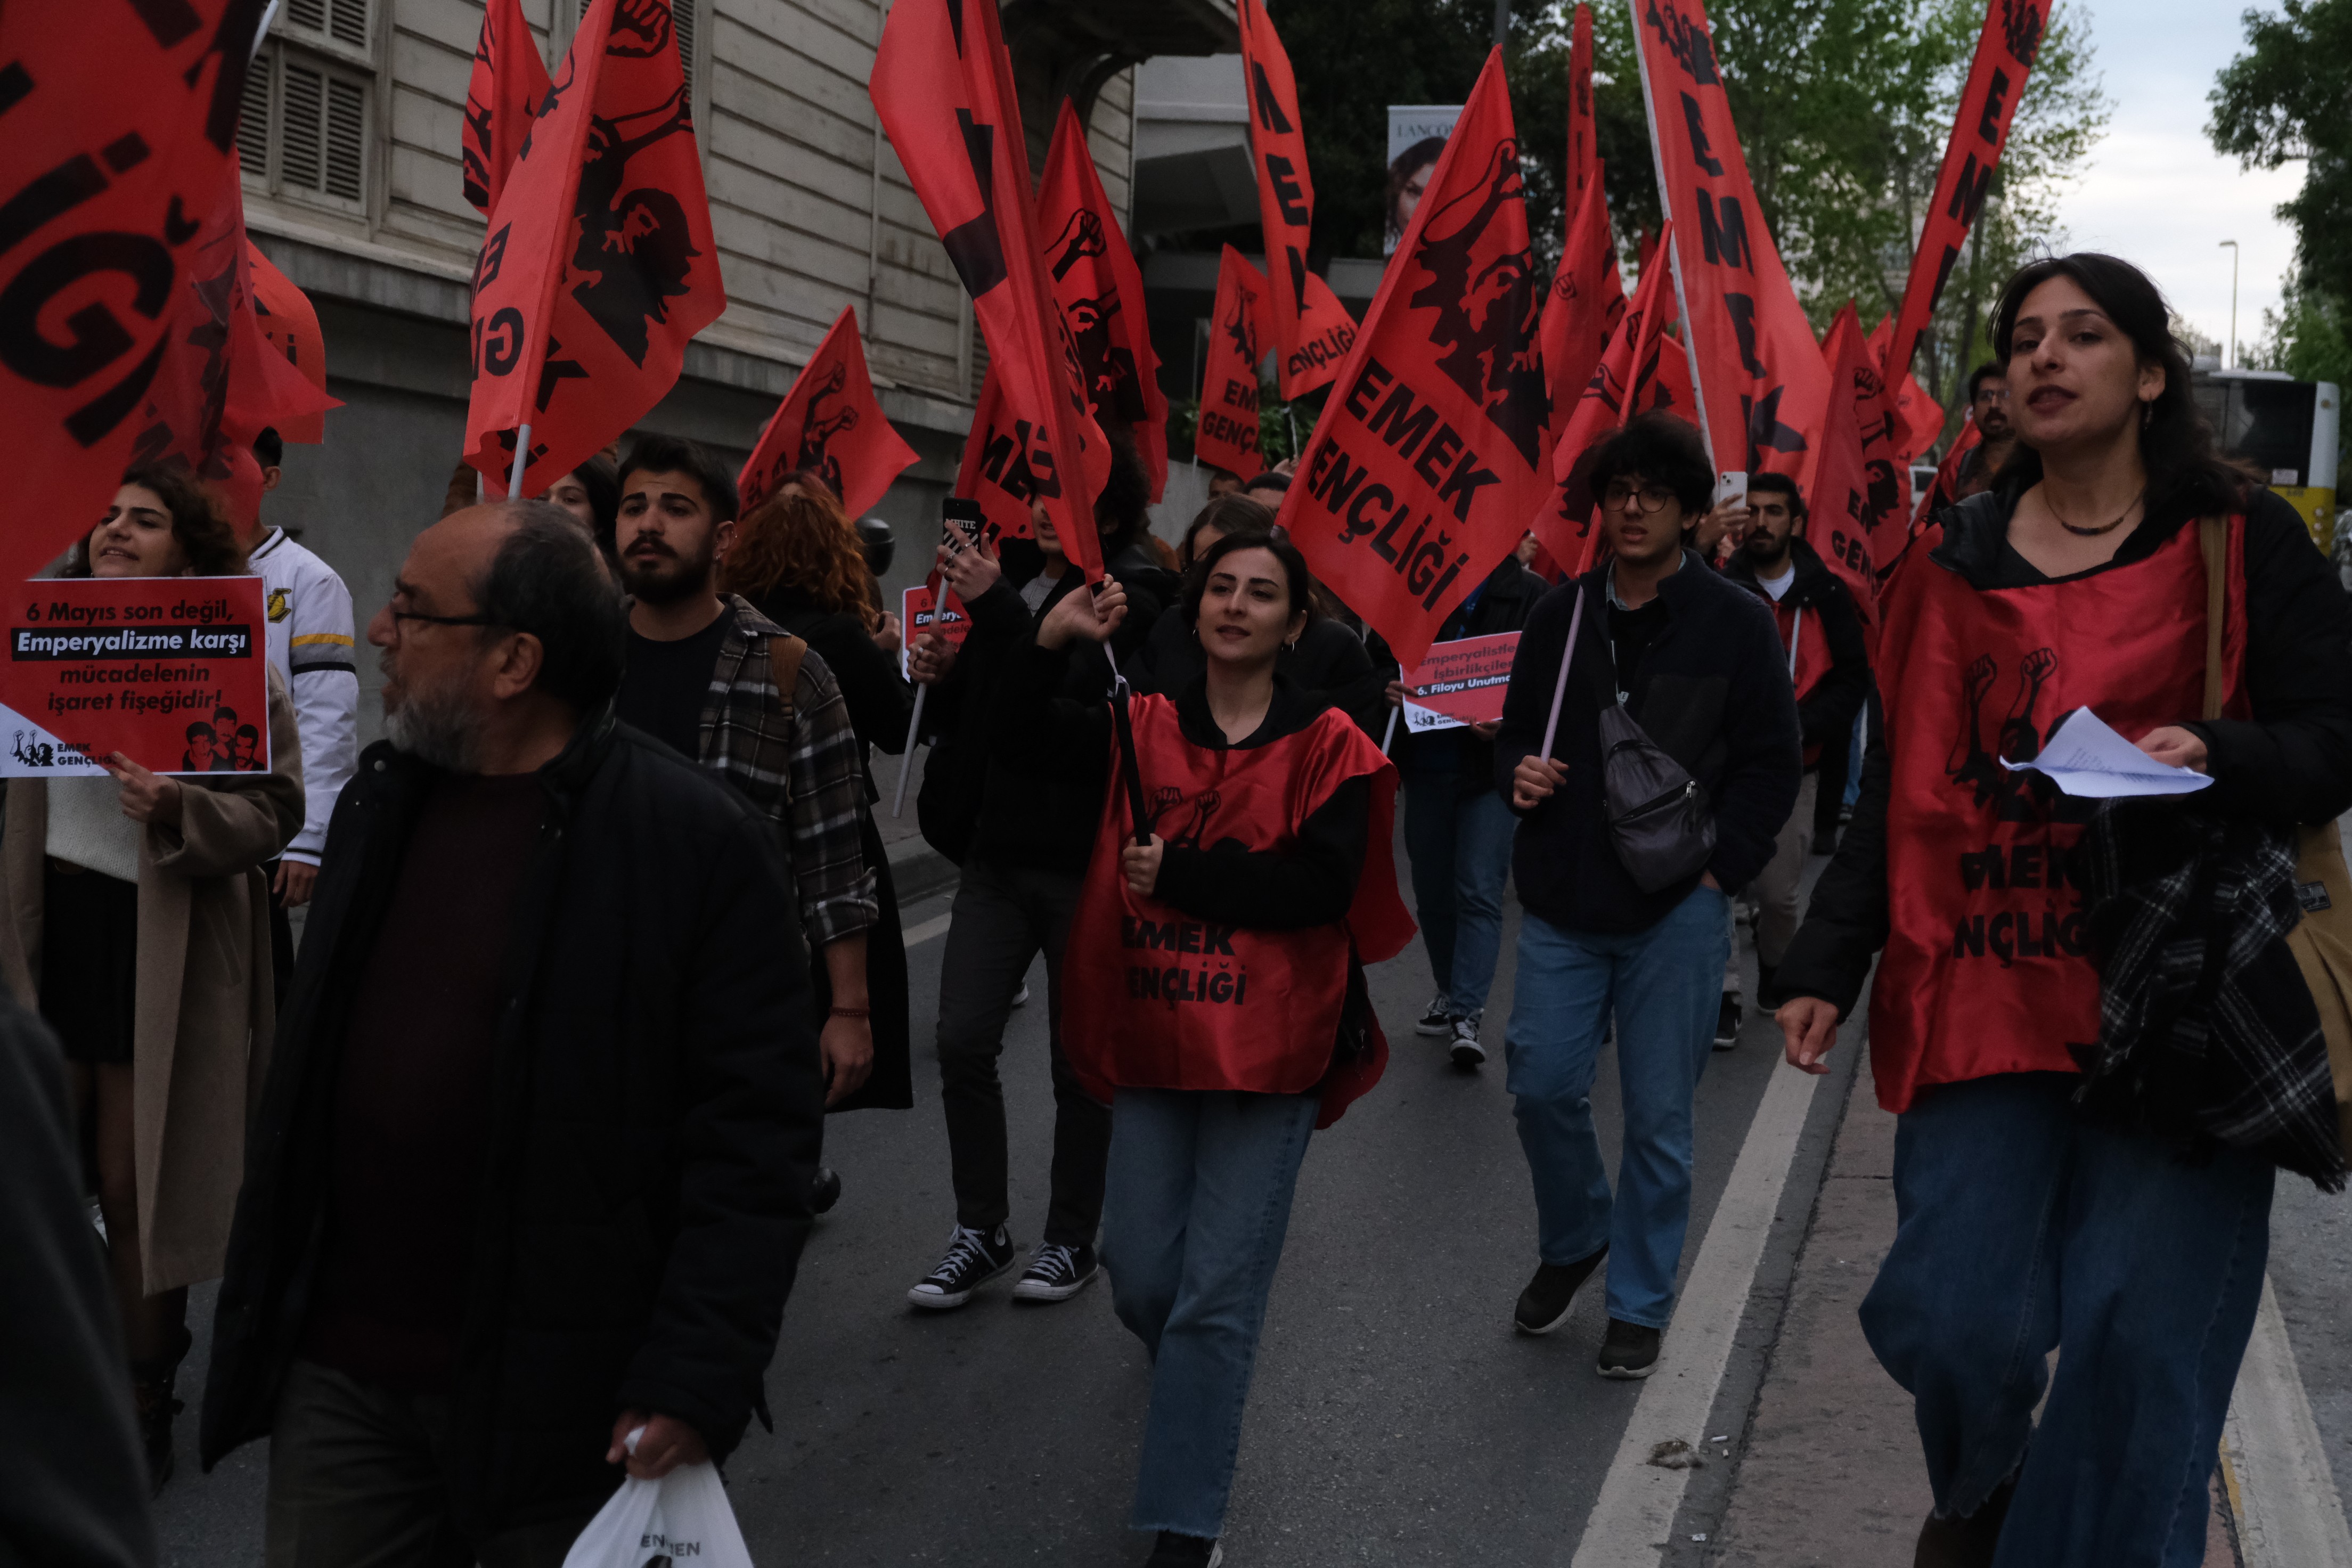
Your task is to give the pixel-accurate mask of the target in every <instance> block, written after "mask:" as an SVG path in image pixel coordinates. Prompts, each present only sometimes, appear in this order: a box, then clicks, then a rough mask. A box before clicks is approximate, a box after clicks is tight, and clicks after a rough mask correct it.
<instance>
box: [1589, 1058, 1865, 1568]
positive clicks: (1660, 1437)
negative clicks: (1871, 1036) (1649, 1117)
mask: <svg viewBox="0 0 2352 1568" xmlns="http://www.w3.org/2000/svg"><path fill="white" fill-rule="evenodd" d="M1776 1047H1777V1042H1776ZM1850 1048H1854V1049H1858V1048H1860V1047H1850ZM1820 1082H1821V1079H1818V1078H1815V1077H1813V1076H1812V1075H1811V1074H1810V1073H1801V1072H1798V1071H1797V1070H1795V1069H1794V1068H1774V1069H1773V1072H1772V1081H1771V1082H1770V1083H1769V1084H1767V1085H1766V1086H1765V1088H1764V1099H1763V1101H1762V1102H1761V1103H1760V1104H1759V1105H1758V1106H1757V1108H1756V1119H1755V1120H1754V1121H1751V1122H1749V1123H1748V1138H1747V1141H1746V1142H1743V1143H1741V1144H1740V1146H1739V1158H1738V1161H1737V1162H1736V1163H1734V1164H1733V1165H1732V1167H1731V1179H1730V1181H1728V1182H1727V1183H1725V1184H1724V1188H1723V1197H1722V1199H1721V1201H1720V1202H1718V1203H1717V1205H1716V1207H1715V1217H1714V1218H1713V1219H1711V1220H1709V1221H1708V1222H1707V1226H1706V1240H1705V1241H1703V1242H1701V1243H1700V1244H1699V1249H1698V1258H1697V1260H1696V1261H1695V1262H1694V1263H1693V1264H1692V1265H1691V1271H1690V1280H1689V1282H1688V1283H1687V1284H1686V1285H1685V1286H1684V1288H1683V1294H1682V1302H1681V1305H1680V1306H1678V1307H1677V1308H1676V1309H1675V1321H1674V1327H1673V1328H1672V1329H1671V1330H1670V1331H1668V1332H1667V1335H1666V1342H1665V1345H1664V1356H1663V1357H1662V1358H1661V1362H1662V1364H1661V1366H1660V1368H1659V1370H1658V1372H1657V1373H1656V1374H1655V1375H1654V1376H1653V1377H1652V1378H1651V1379H1650V1381H1649V1382H1647V1383H1645V1384H1643V1385H1642V1394H1641V1397H1640V1399H1638V1400H1637V1401H1635V1403H1634V1405H1633V1418H1632V1419H1631V1420H1629V1421H1627V1422H1626V1423H1625V1436H1624V1437H1623V1439H1622V1441H1621V1442H1619V1443H1618V1445H1617V1456H1616V1458H1614V1459H1612V1461H1611V1462H1610V1465H1609V1474H1608V1475H1607V1476H1606V1477H1604V1478H1603V1479H1602V1480H1601V1497H1600V1500H1598V1501H1596V1502H1595V1503H1594V1504H1593V1505H1592V1513H1591V1517H1590V1518H1588V1519H1587V1520H1586V1521H1585V1525H1584V1535H1583V1538H1582V1540H1580V1542H1578V1543H1577V1548H1576V1557H1575V1559H1574V1562H1573V1563H1571V1565H1570V1568H1627V1564H1629V1563H1654V1562H1656V1561H1657V1560H1658V1554H1659V1552H1660V1550H1661V1548H1662V1547H1663V1546H1664V1543H1665V1541H1666V1532H1667V1531H1669V1530H1671V1529H1672V1528H1673V1527H1674V1522H1675V1510H1677V1509H1679V1508H1680V1507H1681V1506H1682V1501H1683V1489H1684V1488H1685V1486H1686V1485H1687V1484H1688V1483H1689V1480H1690V1472H1689V1471H1688V1470H1681V1469H1675V1470H1670V1469H1664V1468H1661V1467H1659V1466H1656V1465H1654V1464H1652V1463H1651V1462H1650V1456H1651V1454H1652V1453H1653V1452H1654V1450H1655V1449H1656V1447H1657V1446H1658V1445H1659V1444H1660V1443H1664V1442H1667V1441H1669V1440H1671V1439H1674V1438H1680V1439H1681V1440H1682V1441H1684V1442H1685V1443H1688V1444H1689V1445H1690V1446H1691V1447H1693V1448H1697V1449H1701V1450H1703V1451H1704V1449H1705V1447H1706V1436H1707V1431H1706V1418H1707V1414H1708V1412H1710V1411H1711V1410H1713V1409H1714V1408H1715V1396H1716V1394H1717V1390H1719V1389H1720V1388H1721V1387H1722V1386H1723V1369H1724V1366H1725V1363H1727V1362H1728V1361H1729V1360H1730V1358H1731V1341H1732V1336H1733V1335H1734V1334H1736V1333H1737V1332H1738V1330H1739V1320H1740V1317H1741V1315H1742V1314H1744V1313H1745V1312H1746V1311H1747V1310H1748V1289H1749V1288H1750V1287H1751V1286H1752V1285H1753V1284H1754V1283H1755V1279H1756V1266H1757V1264H1758V1262H1759V1260H1761V1259H1762V1258H1763V1256H1764V1243H1765V1240H1766V1238H1767V1237H1769V1236H1770V1234H1771V1230H1772V1219H1773V1216H1774V1215H1775V1214H1776V1213H1777V1212H1778V1211H1779V1209H1780V1193H1781V1191H1782V1189H1783V1188H1785V1187H1786V1186H1787V1185H1788V1182H1789V1166H1790V1163H1791V1162H1792V1161H1793V1160H1794V1159H1795V1158H1796V1153H1797V1140H1798V1138H1799V1137H1800V1136H1801V1134H1802V1133H1803V1132H1804V1131H1805V1113H1806V1112H1807V1111H1808V1110H1811V1108H1812V1103H1813V1087H1814V1086H1815V1085H1816V1084H1818V1083H1820Z"/></svg>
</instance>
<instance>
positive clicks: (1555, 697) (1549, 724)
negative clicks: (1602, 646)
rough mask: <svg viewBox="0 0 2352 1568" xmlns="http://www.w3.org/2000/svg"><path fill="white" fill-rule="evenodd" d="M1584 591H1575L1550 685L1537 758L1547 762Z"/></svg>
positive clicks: (1581, 620)
mask: <svg viewBox="0 0 2352 1568" xmlns="http://www.w3.org/2000/svg"><path fill="white" fill-rule="evenodd" d="M1584 595H1585V590H1584V589H1581V588H1580V589H1578V590H1577V591H1576V609H1575V611H1574V612H1573V613H1572V614H1570V616H1569V617H1568V647H1567V650H1566V651H1565V652H1563V653H1562V654H1561V655H1560V656H1559V679H1558V680H1556V681H1554V682H1553V683H1552V688H1551V717H1550V718H1549V719H1546V720H1545V721H1544V733H1543V750H1541V751H1539V752H1537V753H1536V755H1537V756H1538V757H1540V758H1542V759H1544V760H1545V761H1547V762H1549V760H1550V758H1551V743H1552V741H1553V739H1554V738H1555V737H1556V736H1558V735H1559V705H1560V703H1561V702H1562V701H1564V700H1566V699H1567V697H1568V668H1569V666H1570V665H1572V664H1574V663H1575V662H1576V634H1577V633H1578V631H1580V629H1582V627H1583V626H1584Z"/></svg>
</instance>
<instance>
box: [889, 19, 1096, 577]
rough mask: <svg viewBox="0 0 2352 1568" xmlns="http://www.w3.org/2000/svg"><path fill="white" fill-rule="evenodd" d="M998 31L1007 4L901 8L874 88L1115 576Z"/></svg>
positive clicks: (1066, 524)
mask: <svg viewBox="0 0 2352 1568" xmlns="http://www.w3.org/2000/svg"><path fill="white" fill-rule="evenodd" d="M997 28H998V18H997V8H996V6H995V5H989V4H982V3H980V0H898V4H897V5H893V6H892V7H891V8H890V16H889V20H887V22H885V23H884V24H883V26H882V44H881V47H879V48H878V49H877V50H876V52H875V56H874V74H873V77H872V79H871V80H870V81H869V82H868V83H867V88H868V91H869V94H870V96H871V97H872V99H873V100H874V110H875V112H876V113H877V115H879V116H880V117H881V121H882V127H883V130H884V131H885V132H887V134H888V135H889V138H890V145H891V146H892V147H894V148H895V149H897V150H898V162H899V163H901V164H903V165H904V166H905V168H906V171H907V178H908V180H909V181H910V182H911V183H912V184H913V185H914V187H915V195H917V196H918V197H919V198H921V201H922V204H923V210H924V211H925V212H926V213H928V214H929V216H930V219H931V226H932V227H933V228H935V229H937V230H938V231H939V236H940V243H941V244H942V245H944V246H945V247H947V253H948V260H949V261H950V262H951V263H952V264H953V265H954V267H955V269H956V275H957V276H958V277H960V278H961V279H963V286H964V291H965V292H966V293H968V294H970V295H971V309H972V314H973V316H974V318H975V319H977V320H978V321H979V322H980V330H981V334H982V337H983V338H984V339H985V340H986V341H987V343H988V374H989V375H990V377H991V378H992V379H994V380H995V381H997V382H998V383H999V384H1000V386H1001V389H1002V390H1001V393H1000V395H1001V397H1002V399H1003V403H1004V405H1006V409H1007V412H1008V414H1009V416H1010V417H1009V418H1008V419H1007V420H1006V421H1005V425H1004V428H1005V429H1006V430H1007V431H1008V432H1009V431H1010V429H1011V427H1012V426H1013V425H1016V424H1018V425H1025V426H1027V427H1028V428H1029V430H1030V431H1031V432H1033V433H1034V435H1035V436H1036V437H1037V438H1038V439H1037V440H1036V442H1035V444H1034V447H1027V448H1026V449H1025V450H1026V451H1027V454H1028V460H1027V463H1026V466H1027V468H1028V469H1029V472H1030V474H1031V476H1032V477H1033V478H1034V482H1035V486H1036V494H1037V499H1038V500H1040V501H1041V502H1042V503H1043V504H1044V505H1045V511H1046V515H1047V516H1049V517H1050V518H1052V519H1053V521H1054V531H1055V535H1056V536H1057V537H1058V538H1059V539H1060V541H1061V543H1062V548H1063V549H1064V550H1065V551H1066V552H1068V553H1069V557H1070V559H1071V560H1073V561H1075V562H1076V563H1078V564H1079V565H1080V566H1081V567H1082V568H1084V569H1085V571H1086V573H1087V577H1088V579H1089V580H1091V579H1092V578H1095V577H1097V576H1100V575H1101V574H1102V546H1101V544H1100V543H1099V542H1097V540H1096V538H1095V519H1094V504H1095V498H1096V497H1097V496H1098V495H1100V494H1101V493H1102V487H1103V481H1104V479H1105V477H1106V476H1108V473H1109V472H1110V450H1109V447H1108V444H1107V443H1106V442H1105V440H1104V439H1103V435H1102V432H1101V431H1100V430H1099V429H1097V427H1096V426H1095V422H1094V420H1093V418H1092V417H1091V416H1089V415H1088V414H1087V405H1086V401H1085V398H1084V395H1083V391H1082V389H1083V386H1084V384H1085V377H1084V374H1083V372H1082V371H1081V370H1080V368H1079V365H1078V354H1077V346H1076V343H1075V342H1073V341H1072V338H1071V336H1070V332H1069V330H1068V328H1067V327H1066V325H1065V324H1064V323H1063V321H1062V312H1061V310H1060V309H1059V307H1057V306H1056V305H1055V302H1054V295H1053V291H1052V289H1050V288H1048V287H1047V279H1046V271H1045V264H1044V262H1043V259H1042V258H1043V256H1044V250H1043V248H1042V244H1041V241H1040V239H1039V237H1038V234H1037V222H1036V216H1037V215H1036V206H1035V201H1036V198H1035V196H1034V193H1033V192H1032V190H1031V188H1030V183H1029V152H1028V148H1027V146H1026V144H1025V142H1024V140H1023V132H1022V129H1021V107H1020V99H1019V97H1018V95H1017V94H1016V93H1015V92H1014V90H1013V63H1012V60H1011V58H1010V57H1008V56H1007V55H1006V54H1005V52H1004V39H1003V37H1002V36H1001V35H1000V34H999V32H998V30H997ZM984 401H985V398H984V397H983V402H984ZM973 435H974V438H975V439H977V438H978V437H979V435H980V424H979V421H977V420H975V421H974V425H973Z"/></svg>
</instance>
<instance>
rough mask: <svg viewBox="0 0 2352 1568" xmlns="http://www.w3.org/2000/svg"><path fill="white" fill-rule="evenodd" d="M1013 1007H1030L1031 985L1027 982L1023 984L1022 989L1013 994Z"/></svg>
mask: <svg viewBox="0 0 2352 1568" xmlns="http://www.w3.org/2000/svg"><path fill="white" fill-rule="evenodd" d="M1013 1005H1014V1006H1015V1007H1025V1006H1027V1005H1029V983H1028V982H1027V981H1026V980H1024V981H1023V982H1022V983H1021V989H1020V990H1018V991H1015V992H1014V993H1013Z"/></svg>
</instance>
